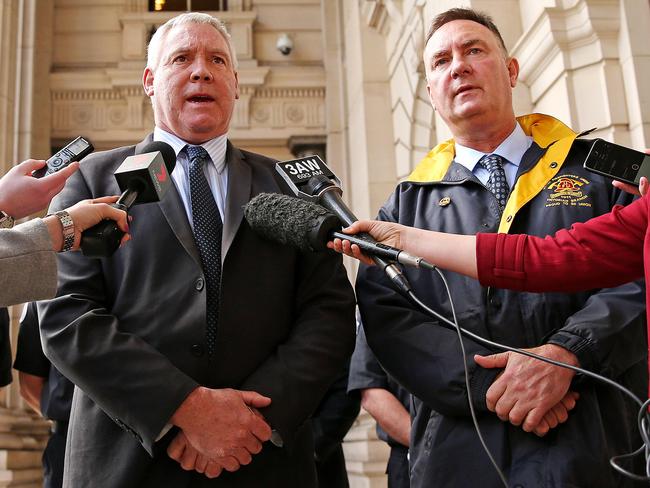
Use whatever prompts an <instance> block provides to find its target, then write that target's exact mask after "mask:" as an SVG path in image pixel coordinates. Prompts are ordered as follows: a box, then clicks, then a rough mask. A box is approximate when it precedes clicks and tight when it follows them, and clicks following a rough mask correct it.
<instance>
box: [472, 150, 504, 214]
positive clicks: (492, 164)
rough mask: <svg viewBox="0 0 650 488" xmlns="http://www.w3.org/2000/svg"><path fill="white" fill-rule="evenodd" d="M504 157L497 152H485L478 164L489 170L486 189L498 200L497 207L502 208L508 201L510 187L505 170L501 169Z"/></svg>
mask: <svg viewBox="0 0 650 488" xmlns="http://www.w3.org/2000/svg"><path fill="white" fill-rule="evenodd" d="M503 162H504V159H503V158H502V157H501V156H499V155H498V154H487V155H485V156H483V157H482V158H481V159H480V161H479V162H478V164H480V165H481V166H483V167H484V168H485V169H487V170H488V171H489V172H490V178H489V179H488V181H487V185H486V186H487V189H488V190H490V191H491V192H492V194H493V195H494V196H495V197H496V199H497V202H499V207H500V208H501V210H503V209H504V208H505V206H506V202H507V201H508V193H510V187H509V186H508V180H506V172H505V171H504V170H503Z"/></svg>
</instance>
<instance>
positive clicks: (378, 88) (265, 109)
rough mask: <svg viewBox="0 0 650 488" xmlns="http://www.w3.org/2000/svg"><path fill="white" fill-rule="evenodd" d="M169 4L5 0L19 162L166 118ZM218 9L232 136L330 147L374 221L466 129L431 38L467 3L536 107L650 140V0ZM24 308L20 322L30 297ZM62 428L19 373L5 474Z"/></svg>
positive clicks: (5, 420) (27, 466)
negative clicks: (440, 87)
mask: <svg viewBox="0 0 650 488" xmlns="http://www.w3.org/2000/svg"><path fill="white" fill-rule="evenodd" d="M195 1H196V0H195ZM160 3H161V2H160V1H159V0H156V1H153V0H152V1H150V0H0V172H1V173H4V172H5V171H6V170H7V169H8V168H9V167H10V166H11V165H12V164H13V163H14V162H16V161H20V160H23V159H26V158H28V157H40V158H47V157H48V155H49V154H50V153H51V151H52V148H56V147H58V146H61V145H63V144H65V142H67V141H68V140H70V139H72V138H73V137H75V136H77V135H80V134H83V135H85V136H87V137H88V138H90V139H91V140H92V141H93V143H94V144H95V146H96V147H97V148H98V149H108V148H111V147H115V146H119V145H123V144H131V143H133V142H136V141H139V140H141V139H142V138H143V137H144V135H145V134H146V133H147V132H148V131H149V130H150V128H151V127H152V120H153V119H152V111H151V106H150V104H149V101H148V99H147V98H146V97H145V96H144V93H143V91H142V88H141V77H142V69H143V67H144V64H145V46H146V42H147V39H148V37H149V35H150V33H151V32H152V29H154V28H155V27H156V26H157V25H159V24H161V23H163V22H164V21H165V20H167V19H168V18H169V17H171V16H173V15H175V13H174V12H166V11H155V10H153V8H152V6H154V5H155V4H160ZM164 3H165V2H162V4H164ZM169 3H170V4H171V3H174V2H172V1H170V2H169ZM175 3H178V2H175ZM190 3H191V2H189V3H188V5H189V4H190ZM212 4H213V5H215V6H216V8H218V9H220V11H218V12H214V13H215V15H217V16H219V17H221V18H222V19H223V20H224V21H225V22H226V24H227V26H228V28H229V30H230V32H231V33H232V36H233V38H234V42H235V45H236V48H237V55H238V58H239V62H240V65H239V82H240V88H241V98H240V100H239V101H238V103H237V105H236V109H235V110H236V112H235V115H234V117H233V123H232V130H231V132H230V138H231V139H232V140H233V142H234V143H235V144H237V145H239V146H241V147H244V148H246V149H249V150H252V151H257V152H261V153H264V154H268V155H270V156H274V157H276V158H278V159H288V158H291V157H292V154H305V153H309V152H314V153H320V154H323V153H325V154H326V158H327V159H326V160H327V162H328V164H329V165H330V167H331V168H332V169H333V171H334V172H335V173H336V174H337V175H338V176H339V178H340V179H341V180H342V182H343V186H344V195H345V197H346V199H347V200H348V202H349V203H350V206H351V207H352V209H353V210H354V211H355V212H356V213H357V215H359V216H360V217H371V216H373V215H374V214H375V212H376V211H377V209H378V207H379V206H380V205H381V203H382V202H383V201H384V200H385V199H386V198H387V197H388V195H389V194H390V193H391V191H392V190H393V188H394V186H395V184H396V182H397V181H399V180H400V179H401V178H404V177H405V176H406V175H408V174H409V172H410V171H411V169H412V168H413V167H414V166H415V165H416V164H417V163H418V161H419V160H420V159H421V158H422V157H423V156H424V155H425V154H426V152H427V151H428V150H429V148H431V147H432V146H433V145H434V144H435V143H436V142H438V141H441V140H444V139H446V138H448V137H449V131H448V129H447V128H446V127H445V125H444V123H443V122H442V121H441V120H440V119H439V118H438V117H437V116H436V114H435V112H433V110H432V109H431V106H430V104H429V101H428V96H427V91H426V84H425V81H424V76H423V72H424V70H423V65H422V51H423V49H424V45H423V44H424V35H425V34H426V31H427V28H428V23H429V21H430V19H431V18H432V17H433V16H434V15H436V14H437V13H439V12H441V11H443V10H445V9H447V8H450V7H457V6H469V7H472V8H475V9H479V10H483V11H485V12H488V13H489V14H491V15H492V16H493V17H494V19H495V21H496V23H497V25H498V26H499V28H500V29H501V31H502V34H503V37H504V39H505V42H506V45H507V47H508V49H509V51H510V53H511V55H513V56H516V57H517V58H518V59H519V62H520V66H521V73H520V80H519V85H518V87H517V88H516V90H515V105H516V112H517V113H518V114H520V113H528V112H531V111H539V112H546V113H549V114H553V115H555V116H557V117H558V118H560V119H561V120H563V121H564V122H566V123H568V124H569V125H570V126H572V127H573V128H575V129H577V130H586V129H590V128H593V127H596V128H597V130H596V132H595V135H597V136H599V137H603V138H606V139H609V140H612V141H616V142H618V143H620V144H624V145H628V146H631V147H634V148H637V149H643V148H645V147H648V146H650V84H649V83H644V82H643V80H644V79H647V78H646V76H645V75H648V78H650V42H649V41H650V39H648V36H649V34H648V33H649V32H650V2H649V1H647V0H463V1H461V0H293V1H290V0H228V1H223V0H214V2H213V3H212ZM224 9H225V10H224ZM282 35H287V36H288V37H289V39H290V40H291V42H292V43H293V49H292V50H291V52H290V53H289V54H286V55H285V54H282V53H281V52H280V51H279V50H278V49H276V43H277V40H278V38H279V37H280V36H282ZM348 264H349V268H350V275H351V276H353V274H354V271H355V269H354V266H355V265H354V263H352V262H348ZM11 312H12V317H13V318H14V321H17V320H16V319H17V317H18V315H19V313H20V307H13V309H12V311H11ZM14 328H15V327H14ZM13 336H14V338H15V330H14V331H13ZM46 429H47V425H46V424H45V423H44V422H42V421H36V420H35V419H34V417H32V416H31V415H29V414H28V413H26V411H25V409H24V405H23V403H22V401H21V400H20V398H19V395H18V389H17V385H15V384H14V385H12V386H10V387H8V388H6V389H4V390H3V391H2V392H1V393H0V486H38V483H39V481H38V479H39V476H40V454H39V449H40V448H41V447H42V445H43V440H44V438H45V435H46ZM373 429H374V427H373V424H372V422H371V421H370V419H369V418H368V416H367V414H362V415H361V416H360V418H359V420H358V421H357V423H356V425H355V426H354V428H353V429H352V431H351V432H350V433H349V435H348V437H347V440H346V443H345V446H344V447H345V452H346V457H347V463H348V471H349V475H350V481H351V485H352V486H353V487H368V488H370V487H380V486H385V483H386V482H385V477H384V476H383V471H384V467H385V459H386V455H387V449H386V447H385V446H384V445H383V444H382V443H380V442H378V441H376V439H375V437H374V430H373Z"/></svg>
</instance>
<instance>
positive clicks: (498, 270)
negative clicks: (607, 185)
mask: <svg viewBox="0 0 650 488" xmlns="http://www.w3.org/2000/svg"><path fill="white" fill-rule="evenodd" d="M647 224H648V196H646V197H643V198H640V199H639V200H636V201H635V202H633V203H632V204H630V205H628V206H626V207H622V206H617V207H615V208H614V209H613V210H612V212H610V213H608V214H604V215H601V216H599V217H596V218H593V219H591V220H589V221H587V222H585V223H579V224H574V225H573V226H572V227H571V229H568V230H567V229H563V230H560V231H558V232H557V233H556V234H555V236H553V237H550V236H547V237H545V238H540V237H534V236H528V235H508V234H478V235H477V239H476V257H477V265H478V275H479V280H480V282H481V284H483V285H484V286H495V287H498V288H511V289H515V290H524V291H533V292H535V291H562V292H571V291H579V290H588V289H594V288H606V287H612V286H618V285H621V284H623V283H627V282H629V281H633V280H635V279H638V278H641V277H642V276H643V251H644V239H645V236H646V233H647V227H648V225H647Z"/></svg>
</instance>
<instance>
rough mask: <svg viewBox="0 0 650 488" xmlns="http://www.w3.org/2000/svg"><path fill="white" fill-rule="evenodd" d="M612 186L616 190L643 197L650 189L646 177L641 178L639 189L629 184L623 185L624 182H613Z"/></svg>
mask: <svg viewBox="0 0 650 488" xmlns="http://www.w3.org/2000/svg"><path fill="white" fill-rule="evenodd" d="M612 185H614V186H615V187H616V188H619V189H620V190H623V191H626V192H628V193H631V194H632V195H641V196H643V195H645V194H646V193H648V188H649V187H650V185H649V184H648V178H646V177H645V176H642V177H641V180H640V181H639V186H638V187H636V186H634V185H630V184H629V183H623V182H622V181H618V180H614V181H612Z"/></svg>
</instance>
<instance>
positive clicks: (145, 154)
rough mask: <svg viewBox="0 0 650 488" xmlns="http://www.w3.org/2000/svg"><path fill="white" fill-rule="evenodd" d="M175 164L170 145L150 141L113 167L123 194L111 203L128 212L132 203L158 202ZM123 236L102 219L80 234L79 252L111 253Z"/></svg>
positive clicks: (93, 253) (111, 223) (111, 222)
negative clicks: (137, 152) (138, 151)
mask: <svg viewBox="0 0 650 488" xmlns="http://www.w3.org/2000/svg"><path fill="white" fill-rule="evenodd" d="M175 165H176V153H175V152H174V149H172V147H171V146H170V145H169V144H167V143H166V142H162V141H154V142H150V143H149V144H147V145H146V146H145V147H144V148H142V151H141V152H140V153H139V154H136V155H134V156H129V157H128V158H126V159H125V160H124V162H123V163H122V164H121V165H120V166H119V167H118V168H117V170H115V173H114V176H115V179H116V180H117V184H118V185H119V187H120V190H122V195H120V198H119V199H118V200H117V202H115V203H114V204H113V206H114V207H116V208H119V209H120V210H124V211H128V210H129V208H131V206H132V205H136V204H140V203H149V202H158V201H160V199H161V198H162V197H163V196H164V195H165V193H167V191H168V190H169V187H170V186H171V185H172V182H171V176H170V175H171V172H172V171H173V170H174V166H175ZM123 236H124V232H122V231H121V230H120V228H119V227H118V226H117V224H116V223H115V222H114V221H113V220H104V221H102V222H100V223H98V224H96V225H94V226H93V227H91V228H89V229H86V230H85V231H84V232H83V233H82V234H81V246H80V247H81V252H82V253H83V254H84V255H85V256H87V257H90V258H104V257H108V256H111V255H112V254H113V253H114V252H115V251H116V250H117V248H118V247H119V246H120V241H121V240H122V237H123Z"/></svg>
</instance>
